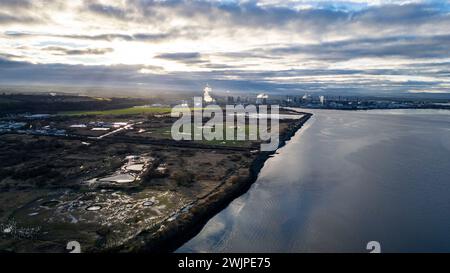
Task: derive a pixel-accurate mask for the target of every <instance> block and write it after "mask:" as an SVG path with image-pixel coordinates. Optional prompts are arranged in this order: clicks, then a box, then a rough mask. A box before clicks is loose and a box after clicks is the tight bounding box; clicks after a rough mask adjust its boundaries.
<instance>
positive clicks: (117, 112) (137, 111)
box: [59, 107, 171, 116]
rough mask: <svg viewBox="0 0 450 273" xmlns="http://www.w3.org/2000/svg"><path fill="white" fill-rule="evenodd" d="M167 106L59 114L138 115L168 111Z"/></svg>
mask: <svg viewBox="0 0 450 273" xmlns="http://www.w3.org/2000/svg"><path fill="white" fill-rule="evenodd" d="M170 111H171V108H169V107H130V108H122V109H113V110H103V111H68V112H61V113H59V114H60V115H68V116H105V115H138V114H166V113H170Z"/></svg>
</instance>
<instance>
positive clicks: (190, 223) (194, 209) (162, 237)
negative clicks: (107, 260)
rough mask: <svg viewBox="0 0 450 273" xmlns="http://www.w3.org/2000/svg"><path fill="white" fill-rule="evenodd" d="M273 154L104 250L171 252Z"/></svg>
mask: <svg viewBox="0 0 450 273" xmlns="http://www.w3.org/2000/svg"><path fill="white" fill-rule="evenodd" d="M298 113H301V114H303V115H304V116H303V117H302V118H300V119H299V120H296V121H294V122H293V123H291V124H290V125H289V128H288V129H287V130H286V131H285V132H284V133H283V134H282V135H280V142H279V145H278V148H281V147H283V146H284V145H285V144H286V142H287V141H288V140H289V139H291V137H292V136H294V135H295V133H296V132H297V131H298V130H299V129H300V128H301V127H302V126H303V124H305V123H306V121H307V120H309V118H310V117H311V116H312V114H310V113H304V112H298ZM274 153H276V150H275V151H270V152H260V153H259V154H258V155H257V157H256V158H255V159H254V160H253V162H252V164H251V166H250V167H249V168H248V169H247V170H245V171H244V172H240V173H239V175H238V176H236V175H231V176H229V177H227V179H225V181H224V182H223V183H222V184H221V185H220V186H219V187H218V188H217V189H216V190H215V191H213V192H212V193H210V194H208V195H207V196H204V197H203V198H200V199H198V200H197V201H196V202H195V204H191V205H190V207H189V208H188V209H187V210H186V211H184V212H183V213H181V214H180V215H179V216H178V217H177V218H176V219H174V220H173V219H170V218H169V219H166V220H165V221H164V222H163V224H162V225H161V226H159V227H155V228H154V229H148V230H144V231H142V232H140V233H139V234H137V235H136V236H135V237H134V238H133V239H132V240H130V241H128V242H127V243H125V244H123V245H121V246H118V247H115V248H113V249H108V250H106V251H107V252H173V251H175V250H176V249H178V248H179V247H180V246H182V245H183V244H184V243H185V242H187V241H188V240H190V239H191V238H193V237H194V236H195V235H197V234H198V233H199V232H200V231H201V230H202V228H203V227H204V225H205V224H206V223H207V222H208V220H209V219H211V218H212V217H213V216H214V215H216V214H217V213H218V212H220V211H221V210H223V209H224V208H226V207H227V206H228V205H229V204H230V203H231V201H233V200H234V199H236V198H237V197H239V196H241V195H242V194H244V193H245V192H247V190H248V189H250V187H251V185H252V184H253V183H254V182H255V181H256V179H257V178H258V174H259V172H260V170H261V169H262V167H263V166H264V163H265V162H266V160H267V159H268V158H269V157H270V156H271V155H273V154H274Z"/></svg>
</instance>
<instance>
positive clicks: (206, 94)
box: [203, 84, 216, 103]
mask: <svg viewBox="0 0 450 273" xmlns="http://www.w3.org/2000/svg"><path fill="white" fill-rule="evenodd" d="M211 93H212V88H211V87H209V85H208V84H206V86H205V88H204V89H203V101H204V102H206V103H213V102H215V101H216V100H215V99H213V97H211Z"/></svg>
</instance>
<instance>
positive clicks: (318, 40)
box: [0, 0, 450, 96]
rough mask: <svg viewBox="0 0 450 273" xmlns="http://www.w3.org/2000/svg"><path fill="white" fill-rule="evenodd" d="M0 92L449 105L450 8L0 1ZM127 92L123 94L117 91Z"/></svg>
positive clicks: (386, 1) (305, 0) (294, 2)
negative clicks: (212, 94)
mask: <svg viewBox="0 0 450 273" xmlns="http://www.w3.org/2000/svg"><path fill="white" fill-rule="evenodd" d="M0 7H1V8H0V86H2V85H4V86H5V85H72V86H103V87H108V86H111V87H117V86H120V87H122V86H123V87H124V88H123V90H124V91H123V92H125V93H126V92H131V91H132V90H133V89H144V90H149V92H150V91H193V90H201V89H200V88H201V87H202V86H203V85H205V83H209V84H210V85H212V86H213V88H215V89H217V90H221V91H229V92H267V93H272V92H273V93H279V94H285V93H286V94H295V93H299V94H303V93H305V92H309V93H314V92H318V93H320V92H328V93H336V94H338V93H339V94H345V93H349V94H368V95H370V94H394V95H402V94H417V93H428V94H430V93H432V94H449V96H450V52H449V51H450V2H449V1H419V0H418V1H414V0H411V1H408V0H401V1H395V0H376V1H365V0H347V1H310V0H291V1H287V0H286V1H281V0H260V1H257V0H247V1H233V0H222V1H218V0H216V1H204V0H201V1H200V0H199V1H186V0H167V1H164V0H120V1H100V0H71V1H65V0H0ZM127 90H128V91H127Z"/></svg>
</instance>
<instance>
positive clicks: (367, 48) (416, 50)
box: [251, 35, 450, 61]
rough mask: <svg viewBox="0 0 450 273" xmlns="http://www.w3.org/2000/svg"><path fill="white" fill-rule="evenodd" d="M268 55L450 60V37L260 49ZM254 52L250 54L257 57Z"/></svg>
mask: <svg viewBox="0 0 450 273" xmlns="http://www.w3.org/2000/svg"><path fill="white" fill-rule="evenodd" d="M259 51H260V52H261V54H263V53H265V54H267V55H268V56H283V55H286V56H289V55H295V54H306V55H308V56H310V57H311V58H313V59H319V60H329V61H343V60H350V59H355V58H362V57H380V58H382V57H406V58H412V59H416V58H448V57H450V35H436V36H398V37H387V38H366V39H349V40H344V41H339V42H328V43H321V44H315V45H289V46H282V47H275V48H272V49H268V50H266V49H259ZM254 52H255V51H252V53H251V54H255V53H254Z"/></svg>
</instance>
